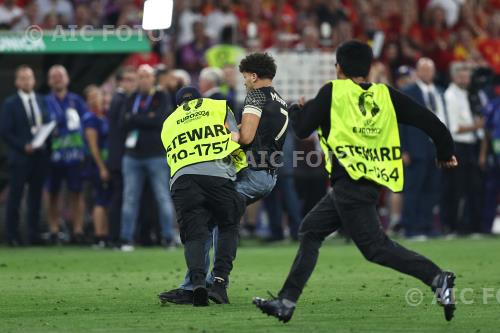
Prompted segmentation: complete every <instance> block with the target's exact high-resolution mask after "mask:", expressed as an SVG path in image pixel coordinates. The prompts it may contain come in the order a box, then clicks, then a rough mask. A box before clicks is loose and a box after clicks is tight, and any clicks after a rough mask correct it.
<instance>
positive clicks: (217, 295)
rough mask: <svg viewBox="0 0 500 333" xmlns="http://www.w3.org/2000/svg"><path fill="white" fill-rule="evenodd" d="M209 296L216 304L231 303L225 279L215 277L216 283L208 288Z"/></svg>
mask: <svg viewBox="0 0 500 333" xmlns="http://www.w3.org/2000/svg"><path fill="white" fill-rule="evenodd" d="M208 298H210V300H211V301H212V302H214V303H216V304H229V297H228V296H227V288H226V283H225V281H224V280H223V279H220V278H217V277H216V278H214V283H213V284H212V286H211V287H210V289H209V290H208Z"/></svg>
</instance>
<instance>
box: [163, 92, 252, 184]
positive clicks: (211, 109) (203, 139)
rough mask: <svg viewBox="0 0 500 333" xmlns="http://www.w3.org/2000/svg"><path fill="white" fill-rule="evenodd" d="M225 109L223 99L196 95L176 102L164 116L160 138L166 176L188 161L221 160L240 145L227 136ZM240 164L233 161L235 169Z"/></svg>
mask: <svg viewBox="0 0 500 333" xmlns="http://www.w3.org/2000/svg"><path fill="white" fill-rule="evenodd" d="M227 112H228V111H227V106H226V101H218V100H213V99H208V98H200V99H196V100H192V101H189V102H187V103H184V104H183V105H181V106H179V107H178V108H177V109H176V110H175V111H174V112H173V113H172V114H171V115H170V116H169V117H168V118H167V120H165V122H164V123H163V129H162V132H161V140H162V142H163V146H164V147H165V150H166V152H167V162H168V165H169V166H170V177H173V176H174V175H175V173H176V172H177V171H179V170H180V169H182V168H184V167H186V166H188V165H193V164H196V163H201V162H209V161H215V160H221V159H224V158H226V157H228V156H229V155H231V154H233V153H234V154H236V153H237V152H238V150H239V148H240V145H239V144H238V143H236V142H234V141H233V140H231V132H230V131H229V129H227V128H226V127H225V125H224V122H225V120H226V115H227ZM243 164H244V165H246V160H245V161H244V162H243ZM244 165H241V163H240V164H239V165H238V164H237V163H235V166H236V168H237V170H238V169H241V168H242V167H243V166H244Z"/></svg>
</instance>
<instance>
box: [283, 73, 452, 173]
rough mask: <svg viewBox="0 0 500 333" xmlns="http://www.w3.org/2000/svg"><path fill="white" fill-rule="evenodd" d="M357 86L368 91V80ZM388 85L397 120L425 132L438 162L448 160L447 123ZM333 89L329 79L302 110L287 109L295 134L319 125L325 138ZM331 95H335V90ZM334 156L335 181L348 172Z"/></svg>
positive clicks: (306, 133) (301, 134) (308, 132)
mask: <svg viewBox="0 0 500 333" xmlns="http://www.w3.org/2000/svg"><path fill="white" fill-rule="evenodd" d="M360 86H361V87H362V88H363V89H365V90H367V89H369V88H370V86H371V83H361V84H360ZM387 88H389V94H390V96H391V100H392V104H393V105H394V110H395V111H396V118H397V121H398V123H400V124H405V125H410V126H414V127H417V128H419V129H420V130H422V131H424V132H425V133H426V134H427V135H428V136H429V137H430V138H431V139H432V141H434V144H435V145H436V155H437V159H438V160H440V161H447V160H449V159H450V158H451V156H452V155H453V153H454V145H453V139H452V137H451V134H450V132H449V131H448V129H447V128H446V126H445V125H444V124H443V123H442V122H441V121H440V120H439V118H438V117H437V116H436V115H435V114H434V113H433V112H432V111H430V110H429V109H427V108H425V107H424V106H422V105H420V104H418V103H417V102H415V101H414V100H413V99H411V98H410V97H409V96H407V95H405V94H403V93H401V92H400V91H398V90H396V89H394V88H392V87H390V86H387ZM332 89H333V85H332V83H331V82H329V83H327V84H326V85H324V86H323V87H322V88H321V89H320V91H319V92H318V95H317V96H316V97H315V98H314V99H312V100H310V101H308V102H307V103H306V104H305V105H304V107H303V108H302V109H301V108H300V107H298V106H297V105H292V107H291V108H290V110H289V111H290V121H291V122H292V126H293V129H294V130H295V134H296V135H297V136H298V137H299V138H301V139H304V138H307V137H308V136H309V135H311V133H312V132H314V131H315V130H317V129H318V128H321V131H322V132H323V136H324V137H325V138H327V137H328V135H329V133H330V126H331V121H330V112H331V105H332ZM333 94H335V92H334V91H333ZM333 157H334V158H333V161H332V164H333V165H332V167H333V170H334V172H333V173H332V181H333V182H335V181H336V180H337V179H339V178H341V177H346V176H348V174H347V171H346V170H345V169H344V167H343V166H342V165H341V164H340V163H339V161H338V159H337V158H335V155H333Z"/></svg>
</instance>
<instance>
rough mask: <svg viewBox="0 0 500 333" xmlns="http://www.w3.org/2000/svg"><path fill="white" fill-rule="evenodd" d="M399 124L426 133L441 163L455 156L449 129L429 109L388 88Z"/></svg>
mask: <svg viewBox="0 0 500 333" xmlns="http://www.w3.org/2000/svg"><path fill="white" fill-rule="evenodd" d="M388 88H389V93H390V95H391V99H392V103H393V105H394V109H395V110H396V118H397V119H398V123H401V124H405V125H410V126H413V127H416V128H418V129H420V130H422V131H424V132H425V133H426V134H427V135H428V136H429V137H430V138H431V139H432V141H433V142H434V144H435V146H436V154H437V158H438V160H439V161H447V160H449V159H450V158H451V156H452V155H453V154H454V150H455V147H454V144H453V139H452V137H451V134H450V131H448V128H446V126H445V125H444V124H443V123H442V122H441V121H440V120H439V118H438V117H437V116H436V115H435V114H434V113H433V112H432V111H430V110H429V109H427V108H425V107H424V106H422V105H420V104H419V103H417V102H415V101H414V100H413V99H412V98H410V97H409V96H407V95H405V94H403V93H401V92H400V91H398V90H396V89H394V88H392V87H390V86H388Z"/></svg>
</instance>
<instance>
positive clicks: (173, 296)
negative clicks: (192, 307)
mask: <svg viewBox="0 0 500 333" xmlns="http://www.w3.org/2000/svg"><path fill="white" fill-rule="evenodd" d="M158 298H159V299H160V302H161V304H165V303H167V302H169V303H174V304H193V291H192V290H185V289H173V290H169V291H164V292H162V293H161V294H159V295H158Z"/></svg>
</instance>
